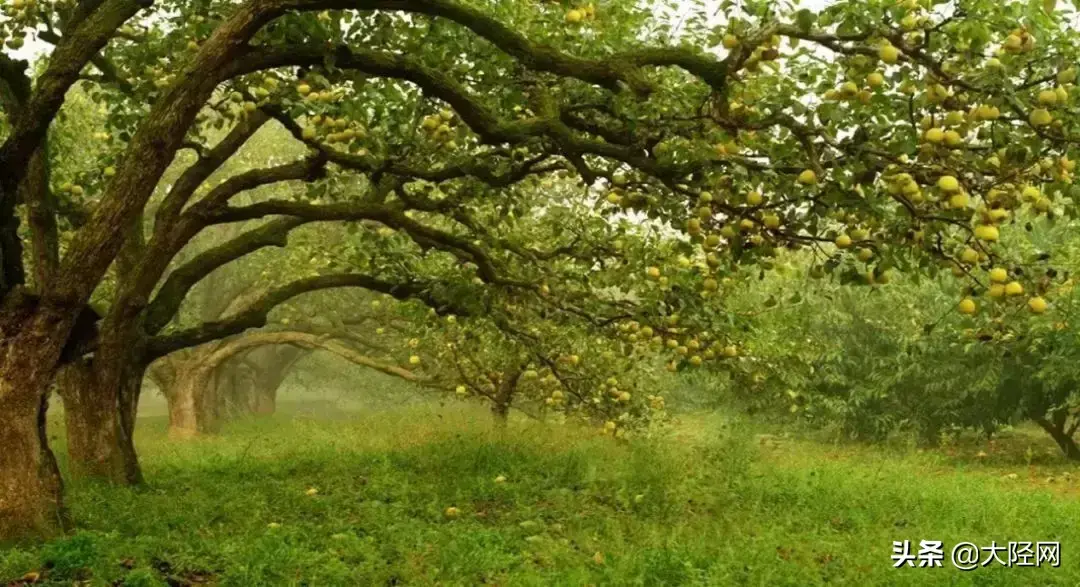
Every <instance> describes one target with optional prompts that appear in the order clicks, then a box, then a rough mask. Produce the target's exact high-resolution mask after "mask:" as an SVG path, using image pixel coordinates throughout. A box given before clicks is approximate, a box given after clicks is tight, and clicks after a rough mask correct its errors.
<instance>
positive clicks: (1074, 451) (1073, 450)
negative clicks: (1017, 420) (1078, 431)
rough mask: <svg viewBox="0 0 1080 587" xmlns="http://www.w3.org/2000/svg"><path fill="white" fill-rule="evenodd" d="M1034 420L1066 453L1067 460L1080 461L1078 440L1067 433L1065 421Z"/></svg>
mask: <svg viewBox="0 0 1080 587" xmlns="http://www.w3.org/2000/svg"><path fill="white" fill-rule="evenodd" d="M1033 419H1034V420H1035V423H1036V424H1038V425H1039V426H1041V427H1042V429H1043V430H1045V431H1046V432H1047V433H1048V434H1049V435H1050V437H1051V438H1053V439H1054V442H1056V443H1057V445H1058V447H1060V448H1061V452H1063V453H1065V458H1067V459H1069V460H1070V461H1080V446H1077V444H1076V439H1074V438H1073V437H1072V435H1070V434H1068V433H1066V432H1065V426H1064V423H1065V422H1064V419H1060V423H1059V421H1058V419H1055V421H1054V422H1051V421H1049V420H1047V419H1046V418H1033Z"/></svg>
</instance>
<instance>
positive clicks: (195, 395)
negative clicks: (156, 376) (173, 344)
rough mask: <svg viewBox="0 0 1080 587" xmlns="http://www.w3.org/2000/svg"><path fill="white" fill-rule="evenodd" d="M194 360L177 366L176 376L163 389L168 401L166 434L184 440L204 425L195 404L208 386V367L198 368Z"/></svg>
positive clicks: (202, 429)
mask: <svg viewBox="0 0 1080 587" xmlns="http://www.w3.org/2000/svg"><path fill="white" fill-rule="evenodd" d="M196 362H197V360H190V361H185V363H184V364H182V366H181V368H179V369H177V375H176V378H175V379H174V380H173V381H172V384H171V385H170V386H169V388H168V389H166V390H164V391H165V398H166V399H167V400H168V402H169V438H172V439H175V440H186V439H189V438H194V437H195V436H198V435H199V433H200V432H202V431H204V430H205V428H206V425H205V424H201V423H200V422H199V405H200V404H201V403H202V402H203V401H204V399H203V397H202V395H203V392H204V391H205V390H206V389H207V388H208V387H209V386H210V379H211V375H212V373H213V370H212V369H205V368H199V367H198V366H197V365H193V364H192V363H196Z"/></svg>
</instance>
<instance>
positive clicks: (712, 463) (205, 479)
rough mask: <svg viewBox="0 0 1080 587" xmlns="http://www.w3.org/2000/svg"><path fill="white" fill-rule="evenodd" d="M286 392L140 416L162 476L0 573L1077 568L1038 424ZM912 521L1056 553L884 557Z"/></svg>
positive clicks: (227, 581)
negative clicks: (847, 423)
mask: <svg viewBox="0 0 1080 587" xmlns="http://www.w3.org/2000/svg"><path fill="white" fill-rule="evenodd" d="M285 408H286V409H285V410H284V411H287V412H289V413H286V414H281V415H279V416H277V417H275V418H273V419H271V420H264V421H256V422H246V423H241V424H236V425H233V426H232V427H230V428H229V429H228V430H227V431H226V432H225V433H223V434H222V435H220V436H218V437H214V438H209V439H204V440H200V441H195V442H190V443H184V444H176V443H172V442H169V441H168V440H167V439H166V438H165V435H164V428H165V422H164V420H163V419H162V418H161V417H160V416H151V417H146V418H144V419H143V421H142V422H141V423H140V436H139V438H138V445H139V448H140V451H141V453H142V456H143V463H144V465H145V470H146V476H147V480H148V485H147V486H146V487H144V488H138V489H118V488H114V487H105V486H100V485H94V484H88V483H77V484H73V485H72V486H71V487H70V498H69V503H70V505H71V508H72V513H73V515H74V519H75V521H76V523H77V525H78V527H79V530H78V531H77V532H76V533H74V534H73V535H71V536H70V537H68V538H66V539H63V540H59V541H56V542H52V543H49V544H45V545H40V546H27V547H23V548H20V549H14V550H9V551H7V552H3V553H0V584H2V583H3V582H5V581H7V582H13V583H14V584H23V583H24V582H25V583H28V582H30V581H31V580H34V579H35V577H36V579H37V581H38V582H39V583H41V584H55V585H72V584H73V583H74V584H88V585H128V586H132V585H166V584H168V585H201V584H206V585H236V586H252V585H311V586H334V585H342V586H356V585H405V584H408V585H436V584H437V585H479V584H491V585H515V586H517V585H733V584H741V585H770V586H775V585H792V586H796V585H797V586H804V585H818V584H830V585H832V584H837V585H856V586H865V585H934V584H942V585H944V584H948V585H1034V584H1039V585H1076V584H1077V583H1078V582H1080V567H1077V566H1076V564H1075V562H1073V561H1074V560H1075V559H1074V558H1073V557H1075V556H1076V554H1075V550H1074V549H1075V548H1077V547H1080V528H1078V527H1077V525H1076V524H1075V520H1076V519H1078V518H1080V503H1078V502H1077V500H1076V492H1077V488H1078V487H1080V471H1078V470H1076V468H1075V467H1074V466H1073V465H1070V464H1067V463H1066V462H1064V461H1063V460H1061V459H1060V458H1059V457H1058V456H1057V455H1056V454H1055V453H1053V452H1047V451H1048V449H1051V448H1052V446H1051V445H1050V444H1048V443H1047V442H1046V441H1045V440H1044V439H1043V438H1042V437H1041V436H1038V435H1036V434H1033V433H1031V431H1028V430H1021V431H1015V432H1012V433H1010V434H1007V435H1005V436H1003V437H1002V438H1000V439H999V440H997V441H995V443H994V445H993V446H990V445H989V444H988V443H986V442H985V441H979V440H970V441H965V442H963V443H959V444H954V445H952V446H948V447H944V448H942V449H935V450H932V451H919V450H918V449H915V448H906V447H898V446H893V447H876V448H875V447H865V446H858V445H837V444H829V443H825V442H822V441H820V440H816V439H814V438H813V437H811V436H804V437H799V436H790V437H780V436H776V435H771V436H770V435H763V434H762V430H761V429H760V428H753V427H750V426H748V425H747V424H746V423H744V422H743V421H741V420H739V419H737V418H731V417H725V416H722V415H716V414H712V415H684V416H682V417H680V419H679V422H678V423H676V424H675V425H674V426H673V429H672V431H671V433H670V434H668V435H667V436H665V437H664V438H662V439H659V440H656V441H653V442H648V443H646V442H630V443H627V444H616V443H615V442H613V441H612V440H610V439H608V438H603V437H599V436H598V435H597V434H596V433H595V432H594V431H591V430H580V429H576V428H574V427H572V426H566V425H558V424H539V423H531V422H514V423H512V425H511V426H510V428H509V429H508V430H506V431H501V432H500V431H499V430H497V429H495V428H493V427H492V426H491V425H490V418H489V417H488V416H487V414H486V412H484V411H483V410H482V409H479V408H470V407H468V406H467V405H465V404H460V403H456V402H454V403H451V405H449V406H445V407H441V408H440V407H439V406H437V405H409V406H404V407H399V408H395V409H389V410H383V411H379V412H375V413H372V412H361V413H355V414H351V415H350V416H349V417H348V418H337V419H335V420H327V419H324V418H321V417H319V416H320V415H322V414H320V413H318V412H319V410H311V409H305V410H300V411H297V410H296V409H294V408H292V407H290V406H285ZM770 432H772V433H775V432H776V431H775V430H773V431H770ZM57 444H62V439H58V440H57ZM980 452H986V453H987V455H986V456H985V457H980V456H978V454H979V453H980ZM61 458H63V454H62V453H61ZM500 476H501V477H504V478H505V481H502V482H498V481H496V479H497V478H499V477H500ZM1051 478H1052V479H1051ZM450 507H454V508H457V515H456V516H448V515H447V508H450ZM905 539H907V540H912V541H913V542H914V543H915V545H916V547H915V550H917V544H918V541H919V540H942V541H944V543H945V545H946V549H947V550H946V552H948V549H950V548H951V545H953V544H955V543H956V542H958V541H969V542H973V543H976V544H979V545H989V544H990V542H991V541H994V540H996V541H997V542H998V543H999V544H1002V543H1007V542H1009V541H1059V542H1060V543H1061V545H1062V546H1061V548H1062V560H1063V563H1062V566H1061V567H1060V568H1011V569H1009V568H1000V567H999V568H993V567H991V568H979V569H977V570H974V571H971V572H967V573H962V572H959V571H957V570H955V569H951V568H948V567H949V566H950V563H949V561H948V558H946V561H945V565H946V568H940V569H918V568H906V569H893V568H892V561H891V559H890V555H891V554H892V542H893V541H896V540H905ZM27 573H31V574H30V575H27ZM35 574H36V575H35ZM23 577H25V580H22V579H20V578H23Z"/></svg>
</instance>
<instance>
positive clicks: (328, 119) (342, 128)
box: [303, 115, 367, 144]
mask: <svg viewBox="0 0 1080 587" xmlns="http://www.w3.org/2000/svg"><path fill="white" fill-rule="evenodd" d="M310 122H311V126H308V127H306V128H304V131H303V137H304V140H308V141H311V140H315V139H316V138H318V137H319V136H322V137H323V140H324V141H325V142H327V143H343V144H348V143H351V142H353V141H362V140H364V139H365V138H367V131H366V130H364V127H363V126H362V125H360V124H359V123H356V122H354V121H351V120H349V119H348V118H345V117H342V118H336V119H335V118H334V117H332V116H322V115H315V116H313V117H311V119H310Z"/></svg>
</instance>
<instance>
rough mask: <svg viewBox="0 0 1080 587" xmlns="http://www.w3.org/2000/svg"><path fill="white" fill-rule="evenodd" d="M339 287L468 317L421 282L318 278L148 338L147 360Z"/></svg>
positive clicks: (252, 324)
mask: <svg viewBox="0 0 1080 587" xmlns="http://www.w3.org/2000/svg"><path fill="white" fill-rule="evenodd" d="M341 287H360V288H364V289H368V290H371V291H377V292H381V293H385V294H389V295H391V296H393V297H395V298H397V299H399V300H407V299H418V300H420V301H422V302H424V303H425V304H427V305H428V306H429V307H431V308H434V309H435V311H436V312H445V311H447V309H451V310H453V313H454V314H457V315H468V314H469V312H468V311H467V310H466V309H465V308H462V307H460V306H455V305H452V304H447V303H443V302H442V301H440V300H438V299H436V298H434V297H433V296H432V295H431V294H430V293H429V292H428V290H429V287H430V284H426V283H423V282H406V283H394V282H389V281H385V280H382V279H378V278H375V277H371V276H368V275H360V274H346V275H320V276H317V277H309V278H307V279H301V280H299V281H295V282H293V283H290V284H288V285H285V286H282V287H279V288H277V289H274V290H272V291H270V292H268V293H267V294H266V295H264V296H263V297H262V298H260V299H259V301H258V302H256V303H255V304H253V305H252V306H251V307H249V308H247V309H245V310H243V311H241V312H239V313H237V314H235V315H234V316H232V317H230V318H228V319H225V320H218V321H215V322H208V323H205V324H203V325H201V326H198V327H195V328H190V329H187V330H181V331H178V332H175V333H172V334H168V335H159V336H156V337H154V338H152V339H151V341H150V344H149V346H148V351H147V353H148V354H147V356H148V360H152V359H154V358H157V357H160V356H163V355H167V354H169V353H171V352H175V351H178V350H180V349H184V348H188V347H193V346H198V345H200V344H204V343H207V342H210V341H214V340H218V339H222V338H226V337H228V336H232V335H234V334H239V333H241V332H243V331H245V330H247V329H249V328H260V327H262V326H265V325H266V319H267V316H268V315H269V313H270V311H271V310H273V309H274V308H275V307H277V306H279V305H280V304H283V303H285V302H287V301H289V300H290V299H292V298H294V297H296V296H299V295H302V294H305V293H309V292H313V291H318V290H323V289H332V288H341Z"/></svg>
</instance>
